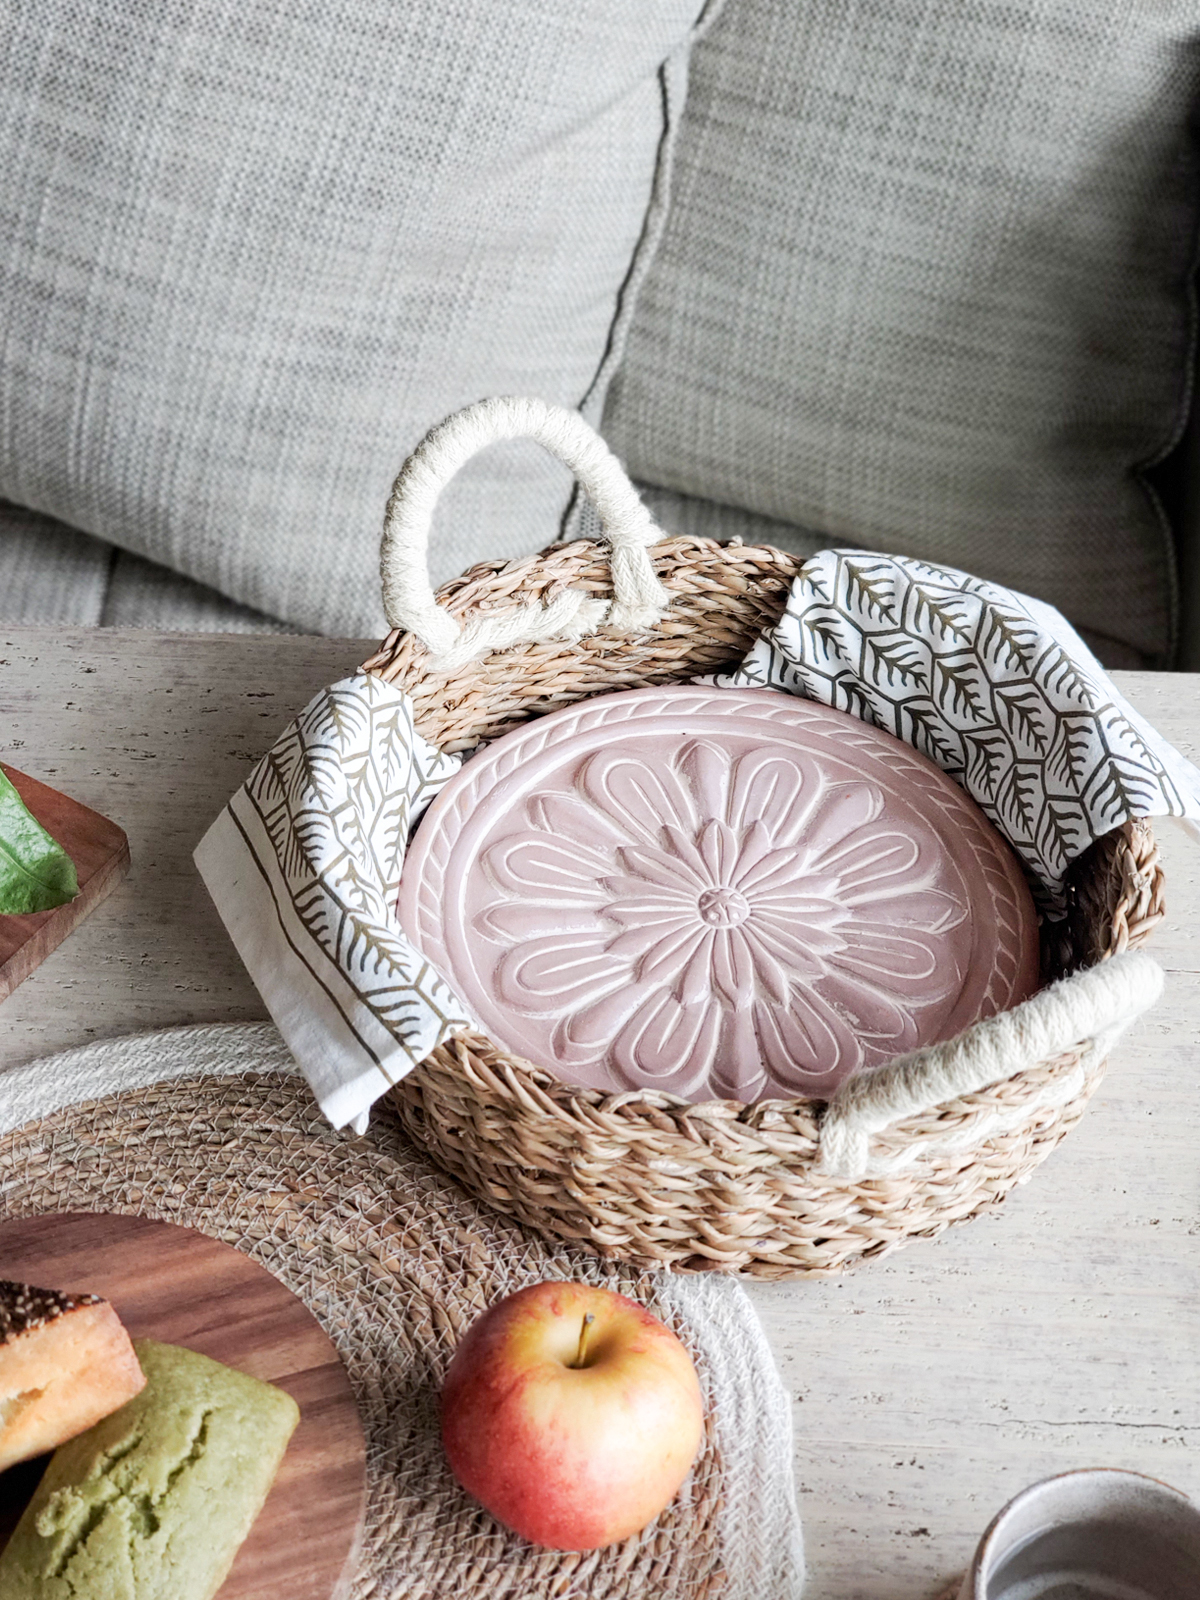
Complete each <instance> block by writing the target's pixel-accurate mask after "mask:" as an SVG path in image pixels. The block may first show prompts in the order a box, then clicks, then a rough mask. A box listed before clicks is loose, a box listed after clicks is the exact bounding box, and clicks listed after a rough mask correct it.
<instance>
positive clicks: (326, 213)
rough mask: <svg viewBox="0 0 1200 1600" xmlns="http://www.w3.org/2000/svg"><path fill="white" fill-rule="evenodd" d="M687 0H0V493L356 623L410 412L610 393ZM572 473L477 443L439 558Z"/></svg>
mask: <svg viewBox="0 0 1200 1600" xmlns="http://www.w3.org/2000/svg"><path fill="white" fill-rule="evenodd" d="M700 8H701V0H570V3H569V4H564V3H561V0H456V3H454V4H447V3H446V0H404V3H397V0H322V3H320V4H318V3H313V0H298V3H295V4H292V5H279V4H278V3H277V0H94V3H92V4H83V3H82V0H12V3H10V4H9V5H8V6H7V7H6V8H5V16H4V22H3V25H2V26H0V170H2V171H3V174H4V177H3V182H2V183H0V307H2V314H3V332H2V336H0V498H7V499H9V500H12V501H15V502H17V503H19V504H21V505H24V506H28V507H32V508H34V509H36V510H38V511H42V512H45V513H49V514H50V515H52V516H54V517H57V518H60V519H61V520H62V521H64V522H66V523H68V524H70V525H72V526H74V527H76V528H80V529H83V530H85V531H87V532H90V533H93V534H97V535H100V536H102V537H104V538H106V539H110V540H112V541H114V542H115V543H117V544H119V545H121V546H123V547H125V548H126V549H129V550H133V551H136V552H139V553H141V554H143V555H146V556H150V557H152V558H154V559H155V560H157V561H160V562H164V563H167V564H169V565H171V566H173V567H176V568H177V569H179V570H180V571H183V572H185V573H187V574H189V575H190V576H192V577H193V578H196V579H199V580H200V581H202V582H204V583H207V584H211V585H213V586H214V587H216V588H218V589H220V590H221V591H222V592H223V593H225V594H227V595H230V596H232V597H234V598H235V599H237V600H240V601H242V602H244V603H245V604H247V605H250V606H253V607H256V608H258V609H259V610H261V611H265V612H268V613H270V614H272V615H274V616H278V617H282V618H285V619H287V620H288V621H290V622H292V623H294V624H297V625H299V626H301V627H305V628H311V629H314V630H318V631H322V632H330V633H345V634H355V635H369V634H372V633H378V632H379V630H380V629H381V628H382V626H383V618H382V612H381V608H380V604H379V585H378V573H377V549H378V539H379V531H380V527H381V523H382V515H383V507H384V503H385V500H386V497H387V492H388V488H389V486H390V483H391V479H392V477H393V475H394V473H395V472H396V471H397V470H398V468H399V466H400V464H401V462H402V460H403V458H404V456H405V454H406V453H407V451H408V450H409V449H410V448H411V447H412V446H413V445H414V444H415V443H416V442H417V440H418V439H419V438H420V436H421V435H422V434H423V433H424V432H425V430H426V429H427V428H428V427H429V426H430V425H431V424H432V423H433V422H435V421H437V420H438V419H440V418H441V417H442V416H443V415H444V414H445V413H446V412H448V411H450V410H452V409H454V408H456V407H458V406H460V405H463V404H465V403H467V402H468V401H471V400H475V399H478V398H480V397H481V396H483V395H487V394H494V393H506V392H507V393H511V392H518V393H531V394H537V395H542V396H544V397H545V398H547V399H550V400H557V401H563V402H566V403H568V404H578V403H580V402H581V401H583V400H584V399H585V397H589V399H590V404H591V405H592V407H593V408H595V407H596V406H597V405H598V403H599V401H600V400H601V399H602V393H603V388H604V385H605V381H606V377H607V367H606V366H605V358H606V353H607V355H608V366H611V362H612V360H613V359H615V356H616V353H617V352H618V351H619V348H620V345H621V340H622V336H623V330H622V325H621V320H620V317H619V316H618V315H617V313H618V309H619V306H620V304H621V303H622V290H623V286H624V285H625V284H626V283H627V281H628V282H633V281H636V277H637V274H638V272H639V271H641V270H642V264H643V262H644V259H645V256H646V254H647V253H648V251H649V250H650V249H652V247H653V244H654V239H655V229H656V206H655V204H653V203H652V201H653V200H654V198H655V192H656V191H655V185H656V176H658V175H659V174H660V173H661V170H662V168H663V158H664V156H665V154H666V153H667V151H668V150H669V144H670V133H671V129H670V126H669V123H670V107H671V105H672V104H677V103H679V102H680V101H681V99H682V90H683V80H684V74H685V71H686V55H687V50H688V46H689V43H690V34H691V29H692V25H693V22H694V21H695V18H696V15H697V13H698V12H699V10H700ZM661 187H662V186H661V182H660V183H659V186H658V195H659V196H661ZM659 209H661V208H659ZM639 245H640V246H641V255H640V256H639V255H638V251H639ZM628 299H629V297H628V296H625V297H624V300H625V303H628ZM567 486H568V485H567V479H566V475H565V473H563V472H562V471H561V469H555V468H554V467H552V466H551V464H550V463H549V461H548V459H547V458H546V457H544V456H543V455H542V454H541V452H539V451H537V450H536V449H534V448H532V447H523V446H519V445H514V446H509V447H504V448H502V449H498V450H496V451H493V452H490V453H489V454H488V455H485V456H484V457H482V458H480V460H479V461H478V462H477V463H474V464H472V466H471V467H469V468H468V469H467V471H466V472H464V474H463V475H462V477H461V478H460V480H459V481H457V482H456V483H455V484H454V485H453V486H452V489H451V491H450V492H449V493H448V495H447V496H446V497H445V503H444V506H443V507H442V508H441V521H440V524H439V530H440V531H439V533H438V536H437V544H436V567H437V570H438V572H439V574H441V575H444V574H446V573H448V572H451V571H456V570H458V569H459V568H460V567H462V566H463V565H464V564H466V563H467V562H469V561H470V560H474V559H477V558H478V557H480V556H483V555H491V554H511V553H515V552H517V551H524V550H528V549H531V548H534V547H536V546H537V545H539V544H542V543H545V542H546V541H547V540H549V539H552V538H553V537H554V536H555V534H556V532H557V530H558V521H559V517H560V513H561V511H562V508H563V505H564V503H565V499H566V492H567Z"/></svg>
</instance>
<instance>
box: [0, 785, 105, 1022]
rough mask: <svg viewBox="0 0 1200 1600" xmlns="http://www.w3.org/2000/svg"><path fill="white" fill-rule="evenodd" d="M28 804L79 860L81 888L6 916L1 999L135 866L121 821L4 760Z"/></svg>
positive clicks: (0, 946) (0, 944) (0, 936)
mask: <svg viewBox="0 0 1200 1600" xmlns="http://www.w3.org/2000/svg"><path fill="white" fill-rule="evenodd" d="M0 769H2V770H3V771H4V772H5V773H7V775H8V777H9V779H10V780H11V782H12V785H13V787H14V788H15V789H16V791H17V793H18V794H19V795H20V796H21V799H22V800H23V801H24V802H25V804H26V806H27V807H28V809H29V810H30V811H31V812H32V813H33V815H34V816H35V817H36V818H37V820H38V821H39V822H40V823H41V825H42V827H43V828H45V830H46V832H47V833H48V834H49V835H50V837H51V838H52V839H56V840H57V841H58V843H59V844H61V845H62V847H63V849H64V850H65V851H66V852H67V854H68V855H69V856H70V858H71V860H72V861H73V862H74V863H75V873H76V876H77V877H78V879H79V893H78V894H77V895H76V896H75V898H74V900H72V901H70V903H69V904H67V905H65V906H56V907H55V908H54V910H53V911H33V912H30V913H29V914H28V915H26V916H20V917H16V916H0V1000H3V999H4V998H5V997H6V996H7V995H10V994H11V993H12V992H13V990H14V989H15V988H16V987H17V985H18V984H19V983H23V982H24V981H25V979H26V978H27V977H28V976H29V974H30V973H31V972H32V971H33V969H34V968H35V967H37V966H39V965H40V964H41V963H42V962H43V961H44V960H45V959H46V957H47V956H48V955H49V954H50V952H51V951H52V950H56V949H57V948H58V946H59V945H60V944H61V943H62V942H63V940H64V939H65V938H66V937H67V935H68V934H69V933H70V932H71V930H72V929H73V928H77V927H78V926H79V924H80V923H81V922H82V921H83V919H84V918H85V917H87V916H90V915H91V913H92V912H93V911H94V910H95V909H96V907H97V906H98V905H99V904H100V902H101V900H103V899H104V898H105V896H106V895H110V894H111V893H112V892H113V890H114V889H115V888H116V887H117V885H118V883H120V881H121V879H122V878H123V877H124V876H125V874H126V873H127V872H128V871H129V840H128V839H127V838H126V837H125V835H124V833H123V832H122V831H121V829H120V828H118V827H117V825H116V823H115V822H110V821H109V820H108V818H107V817H102V816H101V815H100V813H99V812H98V811H92V810H91V809H90V808H89V807H87V806H85V805H81V804H80V803H79V801H78V800H72V799H71V797H70V795H65V794H61V793H60V792H59V790H57V789H51V788H50V786H49V785H48V784H45V783H39V782H38V780H37V779H36V778H31V777H30V776H29V775H28V773H25V772H18V771H17V769H16V767H10V766H6V765H5V764H4V763H3V762H0Z"/></svg>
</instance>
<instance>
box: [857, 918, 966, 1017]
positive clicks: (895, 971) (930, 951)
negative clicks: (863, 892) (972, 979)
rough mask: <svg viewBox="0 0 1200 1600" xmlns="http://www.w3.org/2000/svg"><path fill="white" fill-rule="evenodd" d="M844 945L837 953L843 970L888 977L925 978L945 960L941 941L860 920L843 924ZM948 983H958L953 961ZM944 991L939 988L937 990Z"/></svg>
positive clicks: (928, 996) (931, 997)
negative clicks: (895, 930)
mask: <svg viewBox="0 0 1200 1600" xmlns="http://www.w3.org/2000/svg"><path fill="white" fill-rule="evenodd" d="M842 932H843V934H844V935H845V948H844V949H843V950H841V951H839V952H838V956H837V965H838V966H839V967H841V968H842V969H843V970H844V969H846V968H849V969H850V970H851V971H853V972H861V973H865V974H867V975H868V976H870V975H878V976H880V977H882V978H887V979H895V978H901V979H905V978H907V979H911V980H917V979H925V978H929V977H932V975H933V973H934V972H936V971H937V969H938V962H939V959H941V960H945V952H944V949H943V947H942V944H941V941H940V940H938V939H936V938H928V939H925V938H921V937H920V936H919V935H916V936H913V935H905V934H902V933H895V932H893V931H892V930H891V929H889V928H880V927H875V926H873V925H871V924H864V923H861V922H846V923H843V924H842ZM946 979H947V984H949V985H951V986H954V985H955V984H956V982H957V983H961V981H962V980H961V975H957V976H956V973H955V971H954V968H953V963H949V964H948V966H947V972H946ZM937 992H938V993H941V992H943V991H942V989H941V988H939V990H938V991H937ZM922 998H923V999H926V998H927V999H930V1000H933V999H936V998H937V994H923V995H922Z"/></svg>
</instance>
